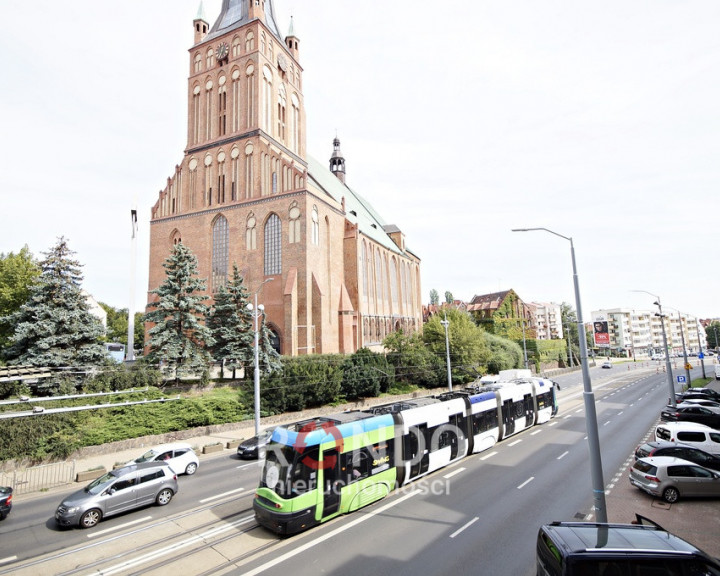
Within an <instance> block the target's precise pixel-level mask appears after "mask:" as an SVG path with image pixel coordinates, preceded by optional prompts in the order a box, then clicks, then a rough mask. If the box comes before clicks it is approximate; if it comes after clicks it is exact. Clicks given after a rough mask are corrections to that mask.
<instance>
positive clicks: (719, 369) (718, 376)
mask: <svg viewBox="0 0 720 576" xmlns="http://www.w3.org/2000/svg"><path fill="white" fill-rule="evenodd" d="M715 380H720V364H715Z"/></svg>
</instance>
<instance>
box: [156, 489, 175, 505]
mask: <svg viewBox="0 0 720 576" xmlns="http://www.w3.org/2000/svg"><path fill="white" fill-rule="evenodd" d="M172 497H173V491H172V490H170V488H165V489H164V490H160V492H159V493H158V495H157V498H155V502H157V505H158V506H165V504H167V503H168V502H170V500H172Z"/></svg>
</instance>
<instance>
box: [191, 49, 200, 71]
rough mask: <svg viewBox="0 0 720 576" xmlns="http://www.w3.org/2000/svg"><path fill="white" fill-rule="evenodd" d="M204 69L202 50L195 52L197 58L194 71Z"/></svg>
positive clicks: (194, 61)
mask: <svg viewBox="0 0 720 576" xmlns="http://www.w3.org/2000/svg"><path fill="white" fill-rule="evenodd" d="M201 70H202V54H200V52H196V53H195V59H194V60H193V72H194V73H196V74H197V73H198V72H200V71H201Z"/></svg>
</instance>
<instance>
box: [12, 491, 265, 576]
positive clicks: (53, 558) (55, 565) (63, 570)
mask: <svg viewBox="0 0 720 576" xmlns="http://www.w3.org/2000/svg"><path fill="white" fill-rule="evenodd" d="M251 497H252V494H245V495H243V496H241V497H238V498H236V499H237V500H245V499H247V498H251ZM230 503H232V500H224V501H219V502H214V503H212V504H209V505H203V506H199V507H197V508H194V509H192V510H188V511H185V512H180V513H177V514H173V515H171V516H168V517H165V518H162V519H159V520H157V521H152V522H149V523H147V524H146V525H144V526H141V527H139V528H136V529H134V530H130V531H124V532H119V533H117V534H114V535H112V536H110V537H106V538H100V539H98V540H96V541H94V542H88V543H86V544H81V545H76V546H73V547H70V548H68V549H65V550H61V551H58V552H55V553H50V554H48V555H46V556H43V557H40V558H34V559H32V560H29V561H26V562H19V563H14V564H11V565H7V566H5V567H3V569H2V570H0V576H4V575H10V574H13V575H20V574H28V575H33V576H37V575H38V574H53V575H54V576H72V575H75V574H105V573H106V572H105V571H103V570H102V569H98V567H99V566H103V565H107V564H108V563H113V562H114V563H118V562H121V563H122V562H127V559H128V558H130V557H132V556H135V557H138V556H139V555H142V554H146V555H147V554H150V552H151V551H152V550H153V549H155V550H156V549H162V548H167V547H168V536H163V537H157V538H152V539H149V540H145V541H142V540H141V542H138V538H140V539H141V538H142V536H143V535H145V534H147V533H149V532H151V531H153V532H157V531H158V530H159V529H161V528H162V527H166V528H167V527H171V528H170V529H171V530H172V529H173V528H176V529H178V531H177V533H176V534H174V535H173V536H172V537H171V538H172V539H173V540H178V539H182V538H183V537H185V539H186V540H187V539H192V538H200V537H202V538H205V537H207V534H213V533H222V531H224V530H228V529H233V528H235V527H237V526H240V525H243V524H245V523H248V522H250V523H252V524H251V525H249V526H244V527H243V528H242V529H241V530H239V531H235V532H233V534H230V535H227V536H225V537H223V538H222V540H215V541H214V542H213V543H211V544H209V545H213V544H217V543H218V542H219V541H224V540H227V539H230V538H232V537H237V536H238V535H239V534H245V533H247V532H250V531H251V530H254V529H256V528H258V525H257V523H256V522H255V521H254V516H253V514H252V506H248V505H247V504H245V505H244V507H242V508H241V509H240V510H237V511H234V512H232V513H230V514H219V515H218V517H217V518H215V519H213V520H210V521H205V522H201V523H200V524H197V525H195V526H192V527H190V528H185V527H183V526H182V523H183V522H184V521H187V520H188V519H192V518H193V517H197V516H199V515H201V514H205V513H208V512H213V511H214V510H217V509H220V508H221V507H224V506H227V505H228V504H230ZM218 531H220V532H218ZM196 534H199V535H200V536H196ZM124 541H130V542H132V544H133V546H132V548H131V549H128V550H122V551H119V552H117V553H115V554H111V555H108V556H106V557H103V558H97V559H96V560H94V561H92V562H90V563H82V564H81V565H76V566H73V567H70V566H69V564H70V562H73V560H70V561H69V562H68V560H69V559H73V557H75V556H77V555H79V554H82V553H84V552H87V551H89V550H99V549H107V548H108V547H111V546H113V545H117V544H118V543H122V542H124ZM181 541H182V540H181ZM136 543H137V544H136ZM171 546H172V545H171ZM206 547H209V546H206ZM48 568H49V569H48ZM114 573H116V572H114ZM141 573H142V572H141Z"/></svg>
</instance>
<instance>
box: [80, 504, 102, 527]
mask: <svg viewBox="0 0 720 576" xmlns="http://www.w3.org/2000/svg"><path fill="white" fill-rule="evenodd" d="M100 520H102V512H100V510H98V509H97V508H93V509H92V510H88V511H87V512H85V514H83V515H82V516H80V528H92V527H93V526H95V524H97V523H98V522H100Z"/></svg>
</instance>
